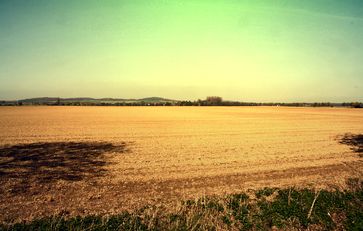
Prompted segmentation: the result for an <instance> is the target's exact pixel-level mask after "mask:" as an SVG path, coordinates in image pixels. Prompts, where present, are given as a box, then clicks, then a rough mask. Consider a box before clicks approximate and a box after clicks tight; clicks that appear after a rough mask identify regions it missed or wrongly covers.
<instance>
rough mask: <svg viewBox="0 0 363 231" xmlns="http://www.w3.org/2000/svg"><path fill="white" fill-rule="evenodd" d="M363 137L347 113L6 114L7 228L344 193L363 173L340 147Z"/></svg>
mask: <svg viewBox="0 0 363 231" xmlns="http://www.w3.org/2000/svg"><path fill="white" fill-rule="evenodd" d="M362 131H363V111H361V110H354V109H346V108H284V107H2V108H0V145H1V146H2V148H1V149H0V165H1V168H0V184H1V186H0V193H1V198H0V211H1V213H0V220H1V221H5V222H13V221H19V220H22V219H26V220H29V219H33V218H35V217H42V216H49V215H52V214H54V215H55V214H66V215H69V216H74V215H86V214H114V213H119V212H121V211H122V210H124V209H133V208H136V207H140V206H143V205H145V204H147V203H153V204H158V203H163V204H165V203H171V204H173V203H177V202H176V201H180V200H181V199H182V200H183V199H189V198H195V197H198V196H205V195H212V194H217V195H220V194H225V193H239V192H245V191H246V190H248V189H253V188H261V187H290V186H293V187H311V188H327V189H329V188H334V187H338V188H343V187H344V186H345V181H346V179H347V178H349V177H357V176H358V177H361V176H362V172H363V164H362V161H361V159H360V158H359V156H358V155H357V153H356V152H354V150H352V149H351V147H350V146H349V145H345V144H348V143H347V142H346V143H344V142H343V143H342V142H340V140H341V138H342V136H344V135H345V134H348V133H351V134H360V133H362ZM14 150H15V151H14ZM29 156H32V157H33V158H29Z"/></svg>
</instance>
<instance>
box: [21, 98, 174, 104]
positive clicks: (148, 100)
mask: <svg viewBox="0 0 363 231" xmlns="http://www.w3.org/2000/svg"><path fill="white" fill-rule="evenodd" d="M17 102H19V103H23V104H56V103H67V104H68V103H92V104H102V103H106V104H116V103H140V102H143V103H167V102H169V103H173V102H178V100H173V99H165V98H161V97H147V98H142V99H119V98H90V97H77V98H58V97H38V98H29V99H21V100H18V101H17Z"/></svg>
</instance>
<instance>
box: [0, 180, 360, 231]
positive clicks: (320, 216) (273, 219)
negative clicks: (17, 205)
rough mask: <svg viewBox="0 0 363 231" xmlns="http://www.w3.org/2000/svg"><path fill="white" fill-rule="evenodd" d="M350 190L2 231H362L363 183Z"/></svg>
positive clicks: (238, 198)
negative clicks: (274, 229) (276, 229)
mask: <svg viewBox="0 0 363 231" xmlns="http://www.w3.org/2000/svg"><path fill="white" fill-rule="evenodd" d="M347 185H348V187H347V190H345V191H338V190H335V191H326V190H321V191H314V190H309V189H295V188H287V189H278V188H264V189H261V190H258V191H256V192H255V193H254V194H252V195H251V194H250V195H247V194H244V193H242V194H233V195H227V196H223V197H217V196H214V197H203V198H200V199H197V200H188V201H184V202H182V203H181V205H180V206H179V207H178V208H174V209H173V210H170V208H163V207H156V206H152V205H150V206H145V207H144V208H141V209H139V210H135V211H133V212H123V213H121V214H118V215H113V216H109V217H100V216H87V217H74V218H64V217H61V216H58V217H47V218H43V219H39V220H34V221H32V222H30V223H18V224H13V225H2V226H0V230H221V229H224V230H231V229H233V230H268V229H271V227H273V226H275V227H277V228H282V229H285V230H294V229H295V230H304V229H310V230H332V229H339V230H341V229H345V230H362V229H363V182H362V181H361V180H358V179H351V180H349V181H348V182H347ZM314 198H316V201H315V203H314V206H312V204H313V201H314ZM310 210H311V216H310V217H309V216H308V214H309V211H310Z"/></svg>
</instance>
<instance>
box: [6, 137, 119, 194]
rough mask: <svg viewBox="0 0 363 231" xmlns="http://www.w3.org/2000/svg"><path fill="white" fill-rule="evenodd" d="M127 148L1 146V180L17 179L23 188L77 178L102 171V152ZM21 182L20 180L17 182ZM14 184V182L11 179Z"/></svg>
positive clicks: (97, 145)
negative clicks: (34, 184)
mask: <svg viewBox="0 0 363 231" xmlns="http://www.w3.org/2000/svg"><path fill="white" fill-rule="evenodd" d="M125 151H126V144H125V143H122V144H121V145H117V146H116V145H113V144H112V143H107V142H53V143H31V144H19V145H13V146H3V147H0V183H1V182H4V181H9V180H10V181H16V182H18V183H20V185H18V186H21V188H23V190H24V189H26V188H27V187H29V186H30V184H31V183H37V184H39V183H40V184H42V183H50V182H54V181H56V180H66V181H79V180H82V179H84V178H86V177H97V176H101V175H103V174H104V173H105V169H104V168H103V166H105V165H106V164H107V163H106V161H105V159H104V158H103V155H104V154H105V153H111V152H117V153H123V152H125ZM19 181H20V182H19ZM14 183H15V182H14Z"/></svg>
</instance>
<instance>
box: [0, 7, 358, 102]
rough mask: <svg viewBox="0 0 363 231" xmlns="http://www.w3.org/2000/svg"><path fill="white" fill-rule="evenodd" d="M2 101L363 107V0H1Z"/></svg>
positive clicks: (0, 72) (0, 96) (0, 66)
mask: <svg viewBox="0 0 363 231" xmlns="http://www.w3.org/2000/svg"><path fill="white" fill-rule="evenodd" d="M0 82H1V84H0V99H18V98H27V97H37V96H60V97H76V96H90V97H120V98H141V97H147V96H162V97H167V98H174V99H197V98H204V97H205V96H207V95H219V96H222V97H224V98H225V99H232V100H245V101H288V102H290V101H358V100H359V101H363V1H361V0H356V1H353V0H346V1H341V0H336V1H333V0H330V1H327V0H325V1H323V0H311V1H308V0H304V1H301V0H284V1H283V0H280V1H278V0H266V1H258V0H254V1H252V0H251V1H242V0H239V1H232V0H231V1H227V0H225V1H222V0H220V1H218V0H210V1H207V0H186V1H177V0H175V1H166V0H163V1H162V0H160V1H151V0H149V1H146V0H145V1H137V0H130V1H121V0H119V1H108V0H105V1H91V0H89V1H75V0H69V1H65V0H64V1H62V0H44V1H41V0H37V1H35V0H34V1H33V0H24V1H18V0H9V1H5V0H1V1H0Z"/></svg>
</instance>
